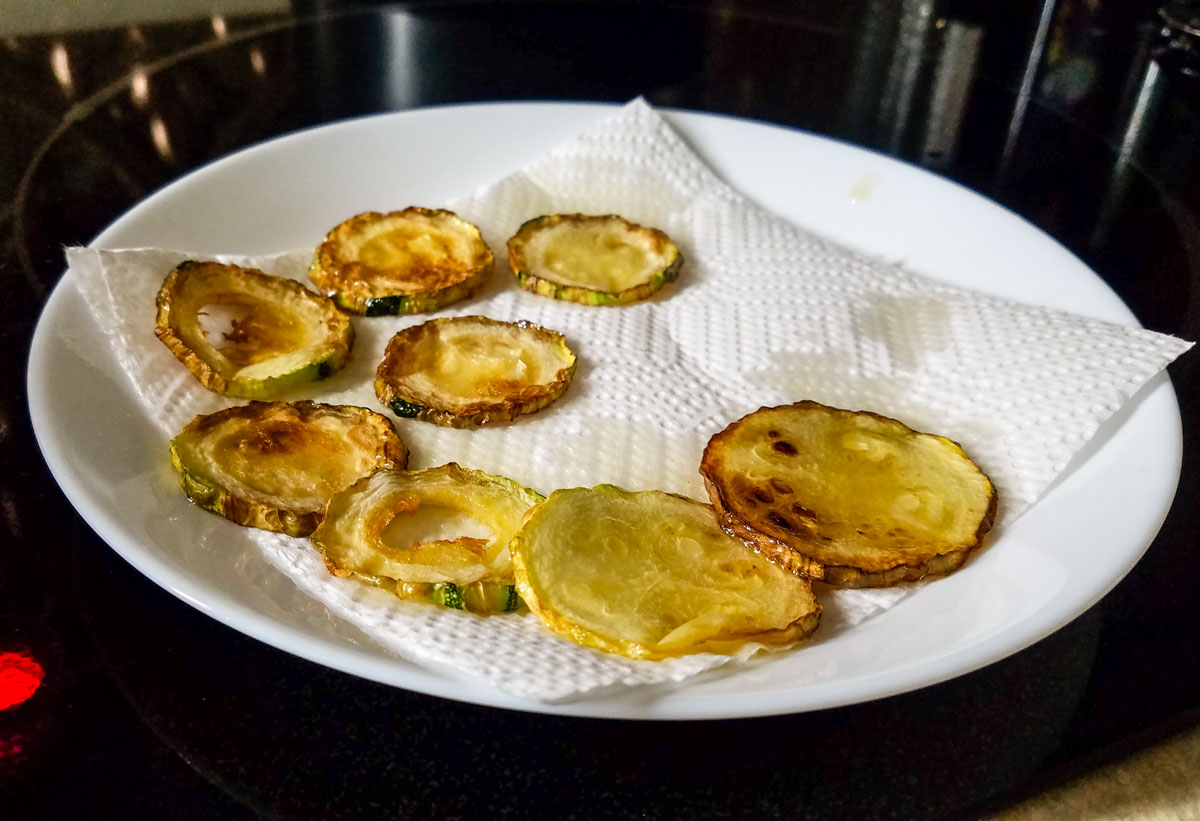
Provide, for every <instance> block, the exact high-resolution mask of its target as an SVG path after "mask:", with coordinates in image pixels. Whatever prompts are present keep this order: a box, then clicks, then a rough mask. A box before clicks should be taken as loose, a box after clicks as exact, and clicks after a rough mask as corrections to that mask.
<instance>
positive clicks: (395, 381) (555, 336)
mask: <svg viewBox="0 0 1200 821" xmlns="http://www.w3.org/2000/svg"><path fill="white" fill-rule="evenodd" d="M455 322H475V323H479V324H482V325H494V326H510V327H517V328H521V329H522V331H523V332H524V333H526V334H528V335H530V336H531V337H533V338H534V339H535V340H538V341H539V342H543V343H546V344H549V345H552V346H554V347H556V348H559V349H560V350H562V351H564V352H565V353H566V354H569V356H568V357H567V359H568V361H569V363H570V364H569V365H567V366H566V367H564V368H561V369H559V371H558V372H557V373H556V374H555V377H554V379H553V380H552V381H551V382H548V383H545V384H540V385H504V386H498V388H497V396H496V398H495V399H492V400H489V401H483V400H481V401H477V402H468V403H463V404H457V405H455V404H451V403H449V402H444V401H441V399H440V397H430V396H416V395H414V394H413V393H412V392H410V391H408V390H407V389H406V387H405V386H404V384H403V381H404V377H405V375H406V373H408V371H409V367H408V366H410V365H411V364H412V363H414V362H419V361H420V360H421V356H420V355H419V353H418V351H420V350H421V349H422V348H425V347H426V346H432V345H436V344H437V336H438V333H439V332H440V329H441V327H442V326H443V325H444V324H447V323H455ZM575 364H576V360H575V354H574V353H572V352H571V350H570V348H568V347H567V344H566V339H565V338H564V337H563V335H562V334H560V333H558V332H557V331H552V330H550V329H548V328H543V327H541V326H540V325H534V324H533V323H530V322H525V321H524V320H522V321H519V322H501V321H499V320H496V319H490V318H488V317H483V316H464V317H444V318H439V319H431V320H429V321H428V322H423V323H422V324H420V325H414V326H413V327H411V328H406V329H404V330H402V331H400V332H399V333H397V334H395V335H394V336H393V337H392V338H391V340H390V341H389V342H388V345H387V349H386V350H385V352H384V355H383V361H381V362H380V363H379V368H378V369H377V370H376V374H375V396H376V397H378V399H379V401H380V402H382V403H383V404H384V405H385V406H387V407H388V408H391V409H392V410H393V411H395V409H396V407H397V404H398V403H403V405H404V406H407V408H409V410H408V411H407V412H406V413H404V414H402V415H404V416H408V417H410V418H415V419H421V420H424V421H426V422H433V423H434V424H437V425H443V426H445V427H454V428H471V427H479V426H482V425H494V424H502V423H504V422H511V421H512V420H514V419H516V418H517V417H518V416H522V415H525V414H529V413H535V412H537V411H539V410H541V409H542V408H544V407H546V406H547V405H549V404H550V403H551V402H553V401H554V400H555V399H557V398H558V397H560V396H562V394H563V393H564V392H565V391H566V389H567V386H569V385H570V384H571V379H572V377H573V376H574V374H575Z"/></svg>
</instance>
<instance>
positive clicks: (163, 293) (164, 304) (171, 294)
mask: <svg viewBox="0 0 1200 821" xmlns="http://www.w3.org/2000/svg"><path fill="white" fill-rule="evenodd" d="M215 271H221V272H224V273H228V274H230V275H232V276H234V277H235V278H236V279H238V280H241V281H245V282H255V283H259V284H260V285H261V287H262V288H264V289H274V290H277V291H279V292H281V293H284V294H287V295H288V296H289V297H291V298H293V299H297V300H305V301H308V302H311V303H313V304H315V305H319V306H321V307H322V308H323V309H324V310H323V314H324V318H323V319H322V325H323V327H324V332H325V336H326V337H327V338H329V339H331V340H332V339H340V340H341V341H342V343H343V344H341V345H339V347H338V350H337V351H336V352H335V353H334V354H332V355H331V356H329V357H327V358H326V359H325V360H323V361H321V362H313V363H310V365H309V366H308V367H306V368H304V369H302V370H300V371H297V372H296V373H294V374H288V375H285V376H284V377H283V378H281V379H278V380H260V381H258V382H255V383H254V384H243V383H241V382H239V381H238V380H236V379H228V378H226V377H225V376H224V375H223V374H221V373H220V372H219V371H218V370H217V369H216V367H215V366H214V365H213V363H211V362H209V361H208V360H207V359H205V358H204V357H203V356H202V355H201V354H200V353H199V352H198V351H195V350H193V349H192V348H191V347H190V346H189V345H188V344H187V342H185V341H184V340H183V339H182V338H181V337H180V335H179V328H180V324H181V323H182V322H187V321H196V318H195V317H194V316H180V315H179V312H178V311H177V310H176V302H177V300H178V297H179V295H180V294H181V293H182V292H183V290H184V289H185V288H187V286H188V285H189V284H190V282H191V281H192V280H194V279H203V278H204V277H206V276H209V275H211V274H212V273H213V272H215ZM154 304H155V308H156V314H155V321H154V325H155V327H154V335H155V336H157V337H158V338H159V340H160V341H161V342H162V343H163V344H164V345H166V346H167V349H168V350H169V351H170V352H171V353H172V354H174V355H175V358H176V359H178V360H179V361H180V362H182V363H183V365H184V367H186V368H187V369H188V370H189V371H190V372H191V373H192V375H193V376H194V377H196V379H197V380H199V382H200V384H201V385H203V386H204V387H206V388H208V389H209V390H211V391H214V392H216V393H219V394H222V395H225V396H234V397H240V398H243V399H265V398H269V396H270V395H271V394H273V393H277V392H279V391H283V390H286V389H287V388H290V387H292V386H293V385H295V384H298V383H300V382H307V381H312V380H315V379H323V378H324V377H325V376H327V375H328V374H329V373H331V372H333V371H336V370H339V369H340V368H341V367H343V366H344V365H345V364H346V362H347V360H348V359H349V357H350V350H351V349H352V348H353V346H354V325H353V324H351V322H350V318H349V317H348V316H346V315H345V314H343V313H342V312H341V311H339V310H338V309H337V307H336V306H335V305H334V304H333V302H332V301H331V300H329V299H328V298H326V297H323V296H321V295H320V294H317V293H314V292H313V291H311V290H309V289H308V288H306V287H304V285H303V284H301V283H299V282H297V281H295V280H293V279H286V278H283V277H273V276H271V275H270V274H267V273H264V272H263V271H260V270H259V269H257V268H241V267H239V266H237V265H227V264H224V263H220V262H210V261H197V260H185V261H184V262H181V263H180V264H179V265H178V266H176V267H175V269H174V270H172V271H171V272H170V273H169V274H167V278H166V279H165V280H163V284H162V287H160V288H159V290H158V295H157V296H156V297H155V300H154Z"/></svg>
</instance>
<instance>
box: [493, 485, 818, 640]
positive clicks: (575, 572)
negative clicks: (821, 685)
mask: <svg viewBox="0 0 1200 821" xmlns="http://www.w3.org/2000/svg"><path fill="white" fill-rule="evenodd" d="M513 563H514V566H515V569H516V577H517V590H518V591H519V592H520V594H521V597H522V598H523V599H524V600H525V603H526V604H527V605H528V606H529V609H530V610H532V611H533V612H534V613H535V614H536V615H537V617H538V618H539V619H540V620H541V621H542V623H543V624H545V625H546V626H547V627H548V628H550V629H551V630H553V631H554V632H556V633H559V634H560V635H563V636H566V637H568V638H570V639H572V640H574V641H576V642H578V643H579V644H582V645H584V646H586V647H593V648H596V649H598V650H604V651H606V652H610V653H619V654H621V655H624V656H629V657H630V658H638V659H662V658H667V657H670V656H679V655H684V654H688V653H696V652H713V653H734V652H736V651H737V650H739V649H741V648H743V647H744V646H745V645H746V644H747V643H751V642H755V643H760V644H763V645H767V646H776V647H778V646H787V645H791V644H794V643H795V642H798V641H799V640H800V639H802V638H804V637H805V636H807V635H808V634H809V633H811V632H812V631H813V630H815V629H816V627H817V623H818V621H819V619H820V613H821V608H820V606H819V605H818V604H817V601H816V599H815V598H814V597H813V593H812V587H811V586H810V584H809V582H808V581H807V580H806V579H802V578H800V577H799V576H795V575H793V574H791V573H789V572H787V571H786V570H784V569H783V568H781V567H779V566H778V565H776V564H773V563H772V562H770V561H768V560H767V559H766V558H765V557H763V556H761V555H759V554H758V553H756V552H755V551H754V550H752V549H751V548H749V547H748V546H747V545H746V544H745V543H744V542H742V541H740V540H738V539H734V538H733V537H731V536H729V535H728V534H726V533H725V532H724V531H722V530H721V528H720V526H719V525H718V523H717V519H716V516H715V515H714V514H713V510H712V508H711V507H710V506H708V505H706V504H701V503H700V502H696V501H693V500H691V499H685V498H683V497H682V496H675V495H672V494H669V493H663V492H661V491H641V492H630V491H626V490H622V489H620V488H618V487H614V486H612V485H600V486H598V487H596V488H593V489H587V488H573V489H568V490H556V491H554V492H553V493H551V494H550V496H549V498H547V499H546V501H545V502H543V503H542V504H540V505H538V506H536V507H534V508H532V509H531V510H530V511H529V512H528V513H527V514H526V516H525V523H524V525H523V526H522V527H521V529H520V531H518V533H517V535H516V537H515V538H514V539H513Z"/></svg>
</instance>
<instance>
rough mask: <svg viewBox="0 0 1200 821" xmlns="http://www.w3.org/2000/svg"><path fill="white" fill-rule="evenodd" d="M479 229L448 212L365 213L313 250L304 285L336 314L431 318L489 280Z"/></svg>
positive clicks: (489, 262) (487, 257)
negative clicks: (328, 300) (330, 302)
mask: <svg viewBox="0 0 1200 821" xmlns="http://www.w3.org/2000/svg"><path fill="white" fill-rule="evenodd" d="M493 263H494V258H493V256H492V252H491V249H489V248H488V247H487V244H486V243H485V242H484V241H483V237H481V236H480V234H479V229H478V228H476V227H475V226H474V225H472V224H471V223H469V222H467V221H466V220H464V219H461V218H460V217H459V216H458V215H456V214H454V213H453V212H451V211H443V210H435V209H429V208H416V207H414V208H405V209H404V210H403V211H392V212H390V213H387V214H381V213H378V212H376V211H369V212H367V213H365V214H359V215H358V216H355V217H351V218H350V219H348V220H346V221H345V222H343V223H342V224H341V225H338V226H337V227H336V228H334V229H333V230H332V231H330V232H329V234H328V235H327V236H326V237H325V241H324V242H323V243H321V245H319V246H318V247H317V252H316V255H315V257H314V259H313V264H312V267H311V268H310V269H309V273H308V275H309V278H310V279H312V281H313V283H314V284H315V285H316V286H317V288H318V289H320V290H321V291H322V292H324V293H326V294H328V295H329V296H330V297H332V298H333V299H334V301H336V302H337V304H338V305H340V306H341V307H342V308H345V309H346V310H347V311H351V312H353V313H356V314H365V315H367V316H383V315H394V314H415V313H420V312H422V311H433V310H437V309H438V308H441V307H444V306H446V305H449V304H450V303H452V302H457V301H458V300H460V299H463V298H464V297H467V296H469V295H470V294H471V293H473V292H474V291H475V290H476V289H478V288H479V287H480V286H481V285H483V284H484V283H485V282H487V279H488V277H490V276H491V275H492V267H493Z"/></svg>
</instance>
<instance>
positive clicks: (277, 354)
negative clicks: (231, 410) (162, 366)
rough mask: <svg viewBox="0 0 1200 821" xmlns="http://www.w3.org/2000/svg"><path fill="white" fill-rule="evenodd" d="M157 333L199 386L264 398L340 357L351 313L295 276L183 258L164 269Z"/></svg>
mask: <svg viewBox="0 0 1200 821" xmlns="http://www.w3.org/2000/svg"><path fill="white" fill-rule="evenodd" d="M156 304H157V306H158V316H157V320H156V323H155V325H156V327H155V334H156V335H157V336H158V338H159V339H160V340H162V342H163V344H164V345H166V346H167V347H168V348H169V349H170V351H171V353H173V354H175V357H176V358H177V359H178V360H179V361H180V362H182V363H183V364H184V365H186V366H187V369H188V370H189V371H191V372H192V374H193V375H194V376H195V377H196V378H197V379H199V380H200V382H201V384H203V385H204V387H206V388H209V389H210V390H213V391H216V392H217V393H221V394H225V395H226V396H237V397H241V398H243V399H265V398H270V397H273V396H278V395H279V394H280V393H281V392H283V391H285V390H287V389H288V388H291V387H293V386H295V385H298V384H300V383H302V382H311V381H314V380H318V379H324V378H326V377H327V376H329V375H330V374H332V373H333V372H334V371H336V370H338V369H340V368H341V367H342V366H343V365H345V364H346V361H347V359H349V357H350V348H351V346H353V344H354V326H353V325H352V324H351V323H350V318H349V317H348V316H346V315H345V314H343V313H342V312H341V311H339V310H338V309H337V307H336V306H335V305H334V304H333V302H332V301H330V300H328V299H326V298H325V297H323V296H320V295H319V294H315V293H313V292H312V291H310V290H308V289H307V288H305V287H304V286H303V285H301V284H300V283H299V282H296V281H295V280H291V279H282V278H280V277H273V276H269V275H267V274H264V273H263V272H262V271H259V270H257V269H254V268H241V267H238V266H237V265H226V264H223V263H219V262H198V261H196V260H188V261H186V262H183V263H180V265H179V266H178V267H177V268H175V270H173V271H171V273H170V274H168V275H167V278H166V280H165V281H164V282H163V284H162V287H161V288H160V289H159V292H158V298H157V301H156Z"/></svg>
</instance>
